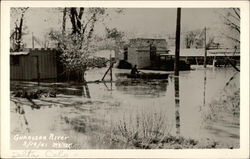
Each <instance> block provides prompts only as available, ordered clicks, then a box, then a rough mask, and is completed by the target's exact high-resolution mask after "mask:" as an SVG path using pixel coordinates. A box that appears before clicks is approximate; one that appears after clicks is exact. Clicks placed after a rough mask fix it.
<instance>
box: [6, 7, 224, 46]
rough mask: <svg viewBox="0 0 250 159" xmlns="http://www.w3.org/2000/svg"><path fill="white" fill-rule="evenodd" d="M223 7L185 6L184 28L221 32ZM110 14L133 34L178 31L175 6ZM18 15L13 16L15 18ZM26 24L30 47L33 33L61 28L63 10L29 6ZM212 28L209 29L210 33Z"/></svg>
mask: <svg viewBox="0 0 250 159" xmlns="http://www.w3.org/2000/svg"><path fill="white" fill-rule="evenodd" d="M219 10H220V9H209V8H201V9H197V8H195V9H192V8H188V9H187V8H186V9H185V8H183V9H182V14H181V31H182V32H186V31H190V30H202V29H203V28H204V27H207V28H210V29H208V35H209V34H213V35H219V33H218V29H220V28H221V27H222V26H223V25H222V21H221V19H220V18H219ZM107 12H108V13H109V16H108V17H107V18H106V19H105V20H104V23H105V24H106V25H108V26H110V27H117V29H118V30H121V31H124V32H125V33H126V34H127V35H129V36H130V37H151V38H156V37H159V38H166V37H167V35H169V34H173V35H174V33H175V28H176V9H175V8H171V9H169V8H164V9H160V8H157V9H150V8H149V9H147V8H145V9H142V8H139V9H137V8H131V9H124V11H123V13H121V14H117V13H115V12H114V10H113V9H108V10H107ZM17 17H18V16H16V17H14V18H13V19H11V22H12V23H11V26H12V28H11V29H13V28H14V27H13V26H14V25H13V21H15V20H14V19H15V18H17ZM24 25H25V26H27V30H28V34H27V35H26V36H25V37H24V39H25V42H26V43H27V44H28V47H31V46H30V44H31V33H32V32H33V33H34V35H35V36H36V37H37V38H38V39H41V40H42V39H43V37H44V35H45V34H46V33H48V31H49V30H50V29H51V28H53V29H54V30H60V29H61V25H62V12H59V11H58V9H52V8H29V9H28V11H27V12H26V14H25V21H24ZM216 28H217V29H216ZM96 31H97V32H98V34H100V35H101V34H104V26H103V23H99V24H98V25H97V27H96ZM209 32H210V33H209Z"/></svg>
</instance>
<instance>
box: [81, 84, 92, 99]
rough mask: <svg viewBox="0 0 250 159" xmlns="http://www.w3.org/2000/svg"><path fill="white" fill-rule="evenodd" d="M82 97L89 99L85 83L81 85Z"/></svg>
mask: <svg viewBox="0 0 250 159" xmlns="http://www.w3.org/2000/svg"><path fill="white" fill-rule="evenodd" d="M82 96H83V97H86V98H91V97H90V92H89V87H88V84H87V82H84V83H83V89H82Z"/></svg>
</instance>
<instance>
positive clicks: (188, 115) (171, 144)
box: [10, 68, 240, 149]
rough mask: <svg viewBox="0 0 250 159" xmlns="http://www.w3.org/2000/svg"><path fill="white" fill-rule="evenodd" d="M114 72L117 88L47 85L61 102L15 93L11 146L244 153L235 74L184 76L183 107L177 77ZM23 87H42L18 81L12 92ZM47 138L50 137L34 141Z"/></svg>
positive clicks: (93, 74) (92, 74)
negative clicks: (235, 150)
mask: <svg viewBox="0 0 250 159" xmlns="http://www.w3.org/2000/svg"><path fill="white" fill-rule="evenodd" d="M105 71H106V68H105V69H94V70H91V71H88V72H87V81H95V80H100V79H101V78H102V76H103V74H104V72H105ZM113 72H114V75H113V80H114V82H112V83H110V82H106V83H89V84H88V85H87V86H83V85H82V84H80V83H78V84H77V83H70V82H68V83H51V82H50V83H49V82H47V83H41V86H40V88H48V89H55V90H56V91H57V96H56V98H53V97H45V96H43V97H41V98H39V99H33V100H32V101H30V100H27V99H26V98H18V97H14V95H11V102H10V103H11V105H10V108H11V147H12V148H14V149H30V148H39V149H43V148H44V149H47V148H64V149H65V148H66V149H67V148H70V149H84V148H90V149H95V148H98V149H99V148H116V149H119V148H239V127H240V125H239V105H240V103H239V101H240V99H239V98H240V96H239V91H240V84H239V81H240V79H239V77H240V74H239V73H236V72H235V71H234V70H233V69H231V68H207V69H206V70H204V69H203V68H196V69H194V70H191V71H181V72H180V76H179V95H180V98H179V99H180V106H179V107H178V108H177V107H176V103H175V99H176V98H175V82H174V80H175V78H174V77H173V76H172V75H170V76H169V77H168V79H167V80H134V79H127V78H126V76H123V74H122V73H124V72H128V70H117V69H114V70H113ZM232 77H233V78H232ZM107 78H108V77H107ZM230 79H231V80H230ZM228 81H230V82H228ZM24 87H27V88H28V87H29V88H38V86H37V83H36V82H20V81H11V93H13V91H14V90H15V89H17V88H24ZM177 111H178V113H176V112H177ZM178 114H179V115H178ZM177 125H180V127H178V126H177ZM178 129H179V130H178ZM51 135H52V136H53V135H57V136H59V135H60V136H63V137H66V138H65V139H64V140H63V139H62V140H60V139H58V140H50V139H49V136H51ZM25 136H29V137H30V139H27V138H25ZM42 136H43V137H44V136H45V137H47V139H46V140H42V139H40V140H39V139H38V140H35V137H42ZM32 137H33V139H32ZM17 138H18V139H17ZM51 138H52V137H51ZM34 142H36V144H34ZM39 142H40V145H39ZM55 143H56V144H55ZM38 145H39V146H38Z"/></svg>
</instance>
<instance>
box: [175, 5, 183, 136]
mask: <svg viewBox="0 0 250 159" xmlns="http://www.w3.org/2000/svg"><path fill="white" fill-rule="evenodd" d="M180 36H181V8H177V21H176V36H175V65H174V66H175V67H174V75H175V77H174V90H175V120H176V135H178V136H179V135H180V93H179V55H180Z"/></svg>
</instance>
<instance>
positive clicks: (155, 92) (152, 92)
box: [115, 79, 168, 97]
mask: <svg viewBox="0 0 250 159" xmlns="http://www.w3.org/2000/svg"><path fill="white" fill-rule="evenodd" d="M167 84H168V82H167V80H143V79H118V80H117V81H116V83H115V86H116V89H117V90H118V91H121V92H123V93H125V94H132V95H137V96H138V95H139V96H140V95H142V96H148V97H160V96H165V92H166V90H167Z"/></svg>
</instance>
